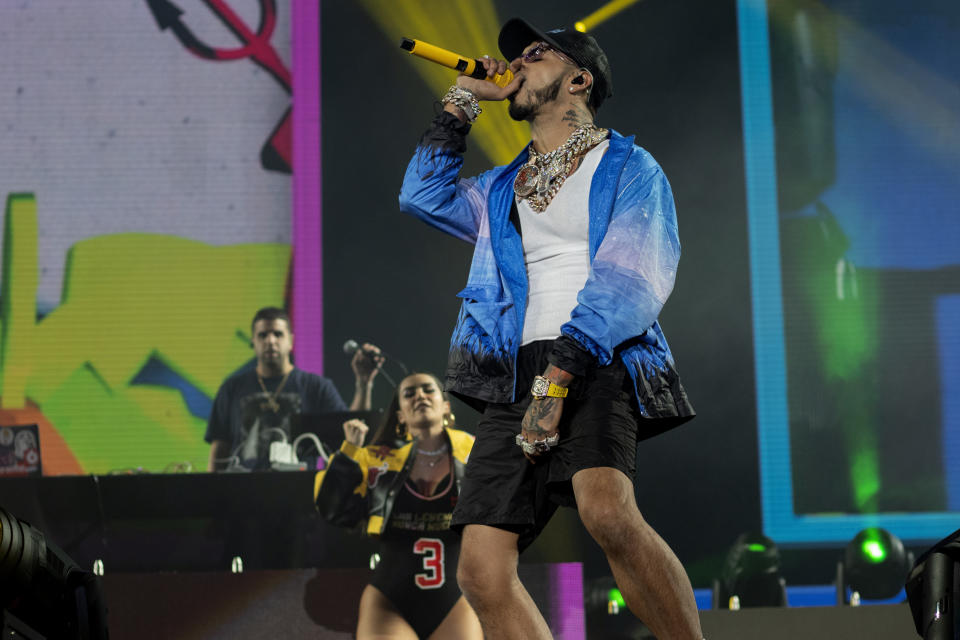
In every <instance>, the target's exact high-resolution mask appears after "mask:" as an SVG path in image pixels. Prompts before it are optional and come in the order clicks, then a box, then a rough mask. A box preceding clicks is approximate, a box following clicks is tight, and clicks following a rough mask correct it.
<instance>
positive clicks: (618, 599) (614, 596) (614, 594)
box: [607, 588, 627, 609]
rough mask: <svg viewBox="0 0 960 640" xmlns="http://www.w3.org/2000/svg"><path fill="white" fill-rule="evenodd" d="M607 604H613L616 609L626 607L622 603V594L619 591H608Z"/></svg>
mask: <svg viewBox="0 0 960 640" xmlns="http://www.w3.org/2000/svg"><path fill="white" fill-rule="evenodd" d="M607 602H615V603H616V604H617V607H618V608H620V609H623V608H624V607H626V606H627V603H626V602H624V601H623V594H622V593H620V589H616V588H614V589H610V591H609V592H608V593H607Z"/></svg>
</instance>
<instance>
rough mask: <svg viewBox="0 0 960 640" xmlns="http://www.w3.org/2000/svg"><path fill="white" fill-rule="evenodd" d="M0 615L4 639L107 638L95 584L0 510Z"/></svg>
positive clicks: (97, 583)
mask: <svg viewBox="0 0 960 640" xmlns="http://www.w3.org/2000/svg"><path fill="white" fill-rule="evenodd" d="M0 613H2V618H0V621H2V626H3V633H4V634H5V635H4V637H11V636H9V635H7V634H8V633H12V632H16V633H19V634H20V636H12V637H29V638H34V637H39V638H44V637H46V638H65V639H72V638H84V639H90V640H97V639H103V640H106V638H107V621H106V608H105V606H104V602H103V596H102V592H101V589H100V581H99V579H98V578H97V577H96V576H94V575H93V574H92V573H90V572H89V571H81V570H80V568H79V567H78V566H77V565H76V563H74V562H73V560H71V559H70V558H69V556H67V555H66V554H65V553H64V552H63V551H61V550H60V549H59V548H57V546H56V545H54V544H53V543H51V542H49V541H48V540H46V538H45V536H44V534H43V533H42V532H41V531H40V530H39V529H36V528H35V527H32V526H31V525H30V524H29V523H27V522H24V521H22V520H20V519H18V518H17V517H16V516H14V515H12V514H11V513H9V512H8V511H6V510H5V509H3V508H2V507H0ZM24 627H26V628H25V629H24Z"/></svg>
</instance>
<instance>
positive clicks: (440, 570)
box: [370, 475, 461, 638]
mask: <svg viewBox="0 0 960 640" xmlns="http://www.w3.org/2000/svg"><path fill="white" fill-rule="evenodd" d="M456 502H457V489H456V487H455V486H454V482H453V476H452V475H447V476H446V477H445V478H444V479H443V480H441V481H440V484H439V486H438V488H437V491H436V493H434V495H433V496H430V497H427V496H423V495H421V494H419V493H418V492H417V488H416V487H415V486H414V485H413V484H412V483H411V482H410V479H409V478H408V479H407V481H406V483H405V484H404V487H403V490H401V491H400V494H399V495H398V496H397V501H396V503H395V504H394V506H393V511H392V512H391V514H390V520H389V521H388V522H387V526H386V529H385V530H384V532H383V534H382V535H381V537H380V563H379V564H378V565H377V568H376V570H375V571H374V574H373V579H372V580H371V581H370V583H371V584H372V585H373V586H375V587H376V588H377V589H379V590H380V591H381V592H382V593H383V595H385V596H386V597H387V598H388V599H389V600H390V602H392V603H393V605H394V606H395V607H396V608H397V609H398V610H399V611H400V615H402V616H403V617H404V619H405V620H406V621H407V622H409V623H410V626H411V627H413V630H414V631H416V633H417V635H418V636H420V637H421V638H427V637H429V635H430V634H431V633H433V632H434V631H435V630H436V628H437V627H438V626H440V623H441V622H443V619H444V618H445V617H446V616H447V614H448V613H449V612H450V609H452V608H453V605H454V604H456V602H457V600H459V599H460V595H461V594H460V588H459V587H458V586H457V560H458V558H459V557H460V536H459V535H458V534H457V533H455V532H453V531H451V530H450V517H451V516H452V514H453V507H454V506H455V505H456Z"/></svg>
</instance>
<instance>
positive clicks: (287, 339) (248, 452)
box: [205, 307, 383, 471]
mask: <svg viewBox="0 0 960 640" xmlns="http://www.w3.org/2000/svg"><path fill="white" fill-rule="evenodd" d="M251 331H252V333H253V335H252V340H251V342H252V345H253V350H254V353H255V354H256V357H257V361H256V367H243V368H241V369H240V370H239V371H238V372H236V373H234V374H233V375H231V376H230V377H229V378H227V379H226V380H225V381H224V383H223V384H222V385H220V389H219V390H218V391H217V397H216V398H215V399H214V401H213V411H212V412H211V413H210V420H209V422H208V423H207V433H206V436H205V439H206V441H207V442H209V443H210V462H209V466H208V470H209V471H218V470H221V469H224V468H227V467H233V468H241V467H242V468H245V469H262V468H267V467H268V466H269V459H268V454H269V446H270V442H272V441H275V440H282V438H279V437H278V431H277V430H279V431H283V432H284V433H285V434H286V436H287V437H289V436H290V418H291V417H292V416H293V415H296V414H300V413H324V412H327V411H347V410H348V409H347V405H346V403H344V401H343V399H342V398H341V397H340V394H339V393H338V392H337V389H336V388H335V387H334V386H333V383H332V382H330V380H328V379H326V378H322V377H320V376H318V375H315V374H313V373H309V372H307V371H302V370H300V369H297V368H296V367H294V366H293V362H292V360H291V359H290V353H291V351H292V350H293V334H292V333H291V332H290V318H289V316H288V315H287V313H286V312H285V311H284V310H283V309H278V308H276V307H264V308H263V309H260V310H259V311H257V313H256V314H255V315H254V317H253V322H252V326H251ZM379 354H380V349H379V348H377V347H376V346H374V345H372V344H364V345H363V346H362V347H361V348H358V349H356V353H355V354H354V356H353V359H352V360H351V361H350V366H351V367H352V368H353V374H354V377H355V385H354V394H353V400H352V401H351V403H350V407H349V410H350V411H359V410H367V409H370V400H371V392H372V389H373V379H374V377H375V376H376V375H377V371H378V369H379V366H380V364H381V363H382V361H383V359H382V357H381V356H380V355H379Z"/></svg>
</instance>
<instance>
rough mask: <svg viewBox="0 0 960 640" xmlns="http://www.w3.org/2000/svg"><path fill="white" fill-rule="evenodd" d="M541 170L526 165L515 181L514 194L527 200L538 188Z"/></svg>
mask: <svg viewBox="0 0 960 640" xmlns="http://www.w3.org/2000/svg"><path fill="white" fill-rule="evenodd" d="M539 176H540V169H539V168H538V167H537V166H536V165H533V164H528V165H524V167H523V168H522V169H520V172H519V173H517V177H516V178H515V179H514V181H513V192H514V193H516V194H517V195H518V196H520V197H521V198H526V197H527V196H529V195H530V194H531V193H533V191H534V190H535V189H536V188H537V182H538V178H539Z"/></svg>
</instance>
